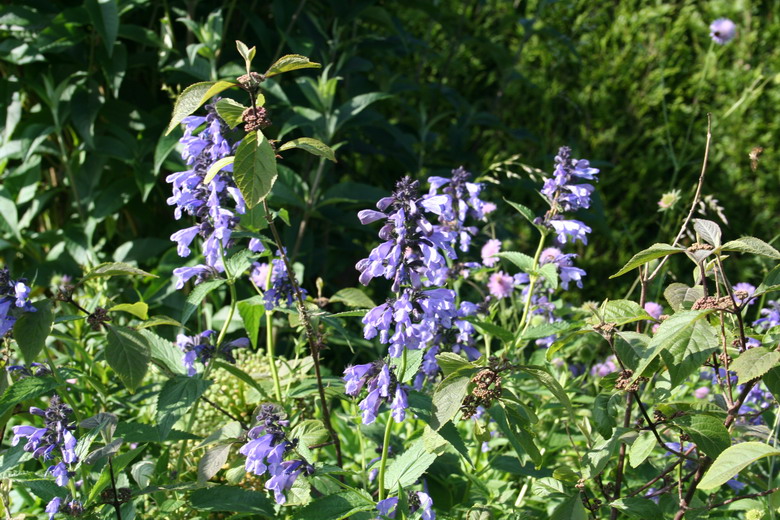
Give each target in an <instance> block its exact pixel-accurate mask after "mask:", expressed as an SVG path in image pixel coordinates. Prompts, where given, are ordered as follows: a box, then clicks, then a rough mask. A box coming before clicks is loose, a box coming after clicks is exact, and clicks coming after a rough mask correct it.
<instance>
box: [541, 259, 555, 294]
mask: <svg viewBox="0 0 780 520" xmlns="http://www.w3.org/2000/svg"><path fill="white" fill-rule="evenodd" d="M539 274H540V275H541V276H543V277H544V280H545V282H547V285H549V286H550V288H551V289H553V290H556V289H558V266H557V265H555V264H553V263H549V264H544V265H543V266H542V267H540V268H539Z"/></svg>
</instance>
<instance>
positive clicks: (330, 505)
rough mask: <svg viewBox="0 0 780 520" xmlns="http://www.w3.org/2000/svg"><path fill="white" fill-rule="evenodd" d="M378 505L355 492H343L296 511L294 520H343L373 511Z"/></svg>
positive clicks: (320, 499)
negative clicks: (343, 519) (362, 512)
mask: <svg viewBox="0 0 780 520" xmlns="http://www.w3.org/2000/svg"><path fill="white" fill-rule="evenodd" d="M375 507H376V504H375V503H374V501H373V500H371V498H370V497H368V496H366V495H363V494H362V493H356V492H354V491H343V492H341V493H335V494H333V495H328V496H326V497H322V498H318V499H317V500H315V501H313V502H312V503H311V504H309V505H307V506H305V507H303V508H301V509H299V510H298V511H296V513H295V516H293V520H341V519H342V518H350V517H352V516H353V515H354V516H355V517H357V515H356V513H360V512H361V511H371V510H373V509H375Z"/></svg>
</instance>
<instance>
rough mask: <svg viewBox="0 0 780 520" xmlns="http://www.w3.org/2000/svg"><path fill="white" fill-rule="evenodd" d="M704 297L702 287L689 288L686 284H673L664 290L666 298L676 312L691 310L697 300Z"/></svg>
mask: <svg viewBox="0 0 780 520" xmlns="http://www.w3.org/2000/svg"><path fill="white" fill-rule="evenodd" d="M703 297H704V289H703V288H702V286H701V285H695V286H693V287H688V286H687V285H685V284H684V283H673V284H670V285H669V287H667V288H666V289H665V290H664V298H666V301H667V302H669V306H670V307H671V308H672V309H674V311H675V312H679V311H681V310H684V309H690V308H691V306H692V305H693V303H694V302H695V301H696V300H698V299H700V298H703Z"/></svg>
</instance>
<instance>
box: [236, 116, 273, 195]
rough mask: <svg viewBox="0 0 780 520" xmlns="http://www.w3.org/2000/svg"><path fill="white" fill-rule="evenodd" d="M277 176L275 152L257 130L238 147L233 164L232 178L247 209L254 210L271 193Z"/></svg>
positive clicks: (248, 135)
mask: <svg viewBox="0 0 780 520" xmlns="http://www.w3.org/2000/svg"><path fill="white" fill-rule="evenodd" d="M277 175H278V174H277V171H276V152H274V149H273V147H271V143H269V142H268V139H266V137H265V136H264V135H263V133H262V132H260V131H259V130H258V131H257V132H252V133H250V134H247V136H246V137H244V139H243V141H241V144H239V145H238V150H237V151H236V160H235V162H234V163H233V177H235V179H236V185H238V189H239V190H241V195H243V196H244V201H245V202H246V205H247V208H249V209H252V208H254V207H255V206H257V205H258V204H260V202H262V201H263V199H265V198H266V197H267V196H268V194H269V193H271V188H273V186H274V182H276V177H277Z"/></svg>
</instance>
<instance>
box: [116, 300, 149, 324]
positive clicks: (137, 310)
mask: <svg viewBox="0 0 780 520" xmlns="http://www.w3.org/2000/svg"><path fill="white" fill-rule="evenodd" d="M108 311H109V312H118V311H122V312H126V313H128V314H132V315H133V316H135V317H136V318H139V319H142V320H145V319H147V318H149V306H148V305H147V304H145V303H144V302H135V303H120V304H117V305H114V306H113V307H111V308H110V309H108Z"/></svg>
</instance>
